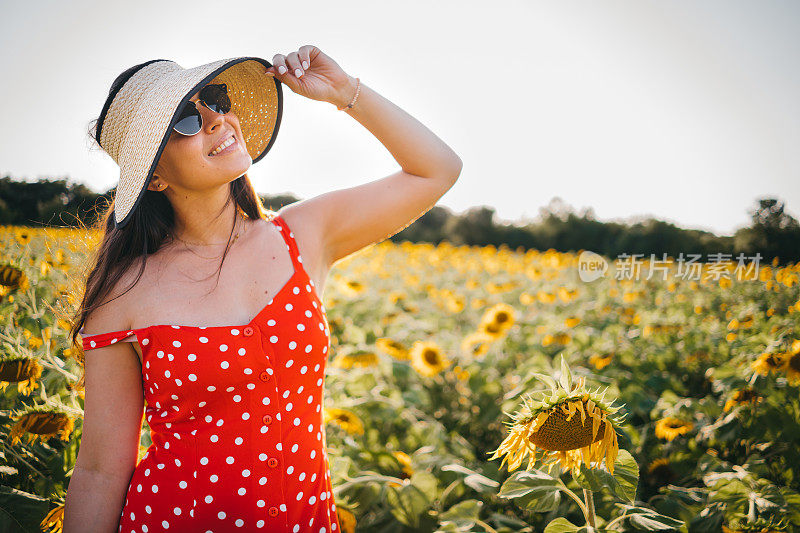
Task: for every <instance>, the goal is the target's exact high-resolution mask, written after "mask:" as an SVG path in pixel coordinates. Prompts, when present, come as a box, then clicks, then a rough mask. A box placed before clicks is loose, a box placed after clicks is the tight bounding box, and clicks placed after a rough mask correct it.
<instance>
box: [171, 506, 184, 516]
mask: <svg viewBox="0 0 800 533" xmlns="http://www.w3.org/2000/svg"><path fill="white" fill-rule="evenodd" d="M172 512H173V513H175V514H176V515H179V514H181V512H182V511H181V508H180V507H176V508H175V509H173V510H172Z"/></svg>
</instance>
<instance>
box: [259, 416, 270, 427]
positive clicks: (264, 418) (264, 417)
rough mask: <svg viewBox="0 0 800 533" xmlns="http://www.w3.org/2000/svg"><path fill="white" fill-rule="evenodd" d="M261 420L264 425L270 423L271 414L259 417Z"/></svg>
mask: <svg viewBox="0 0 800 533" xmlns="http://www.w3.org/2000/svg"><path fill="white" fill-rule="evenodd" d="M261 420H263V421H264V423H265V424H266V425H270V424H272V415H264V416H263V417H261Z"/></svg>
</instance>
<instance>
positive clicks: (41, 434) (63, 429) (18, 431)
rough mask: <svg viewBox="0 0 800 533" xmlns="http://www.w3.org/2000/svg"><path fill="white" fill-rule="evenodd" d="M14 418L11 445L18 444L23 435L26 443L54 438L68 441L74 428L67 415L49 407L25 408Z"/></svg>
mask: <svg viewBox="0 0 800 533" xmlns="http://www.w3.org/2000/svg"><path fill="white" fill-rule="evenodd" d="M14 418H15V422H14V425H13V426H11V432H10V437H11V444H12V445H14V444H16V443H17V442H19V440H20V439H21V438H22V436H23V435H26V436H27V439H28V443H32V442H34V441H36V439H41V440H43V441H44V440H46V439H49V438H51V437H56V436H58V437H60V438H61V440H64V441H68V440H69V436H70V434H71V433H72V429H73V427H74V421H73V420H72V418H71V417H70V416H69V415H68V414H67V413H64V412H62V411H59V410H58V409H57V408H55V407H50V406H41V405H39V406H27V407H25V408H23V410H22V411H19V412H17V413H16V414H15V416H14Z"/></svg>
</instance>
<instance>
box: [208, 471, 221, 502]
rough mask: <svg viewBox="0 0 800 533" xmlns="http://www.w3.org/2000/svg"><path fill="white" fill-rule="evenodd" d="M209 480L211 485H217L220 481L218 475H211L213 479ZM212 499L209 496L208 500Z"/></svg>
mask: <svg viewBox="0 0 800 533" xmlns="http://www.w3.org/2000/svg"><path fill="white" fill-rule="evenodd" d="M208 479H209V480H211V483H216V482H217V481H219V476H218V475H216V474H211V477H209V478H208ZM210 497H211V496H208V498H210Z"/></svg>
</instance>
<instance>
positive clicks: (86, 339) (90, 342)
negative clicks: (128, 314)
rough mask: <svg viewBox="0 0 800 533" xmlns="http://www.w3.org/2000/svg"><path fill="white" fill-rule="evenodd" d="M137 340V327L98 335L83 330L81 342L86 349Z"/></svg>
mask: <svg viewBox="0 0 800 533" xmlns="http://www.w3.org/2000/svg"><path fill="white" fill-rule="evenodd" d="M81 331H83V330H81ZM136 340H137V339H136V330H135V329H128V330H121V331H109V332H108V333H98V334H97V335H86V334H84V333H82V332H81V342H82V345H83V350H84V351H86V350H91V349H93V348H102V347H103V346H108V345H110V344H114V343H116V342H136Z"/></svg>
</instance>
